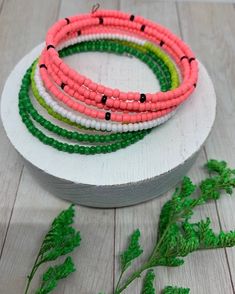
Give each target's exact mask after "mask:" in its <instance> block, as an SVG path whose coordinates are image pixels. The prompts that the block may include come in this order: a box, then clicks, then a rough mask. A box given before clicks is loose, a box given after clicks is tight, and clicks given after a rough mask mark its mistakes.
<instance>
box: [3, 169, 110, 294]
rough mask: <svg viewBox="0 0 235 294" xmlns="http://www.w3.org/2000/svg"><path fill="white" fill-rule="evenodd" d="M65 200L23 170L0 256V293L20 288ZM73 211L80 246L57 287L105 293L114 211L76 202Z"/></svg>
mask: <svg viewBox="0 0 235 294" xmlns="http://www.w3.org/2000/svg"><path fill="white" fill-rule="evenodd" d="M68 205H69V203H67V202H65V201H61V200H59V199H57V198H56V197H53V196H52V195H51V194H49V193H47V192H45V190H44V189H43V188H42V187H40V186H39V185H38V184H37V183H36V182H35V180H34V179H33V177H32V176H31V175H30V174H29V173H28V171H27V170H25V172H24V174H23V177H22V182H21V185H20V188H19V191H18V195H17V200H16V204H15V209H14V212H13V215H12V219H11V225H10V228H9V231H8V235H7V239H6V243H5V246H4V250H3V255H2V259H1V262H0V293H3V294H4V293H8V294H10V293H12V294H13V293H23V290H24V287H25V281H26V275H27V274H28V273H29V271H30V269H31V267H32V264H33V261H34V259H35V257H36V255H37V252H38V248H39V245H40V242H41V241H42V237H43V235H44V234H45V233H46V231H47V230H48V228H49V224H50V223H51V221H52V220H53V218H54V217H55V216H56V215H57V214H58V213H59V212H60V211H61V210H62V209H65V208H67V207H68ZM76 215H77V217H76V223H75V226H76V227H77V229H79V230H80V231H81V236H82V242H81V246H80V247H79V249H78V250H77V251H76V253H74V254H73V256H74V261H75V263H76V267H77V272H76V273H74V274H73V276H71V277H70V278H69V279H68V280H64V281H63V282H61V283H60V290H59V292H55V293H69V294H72V293H74V294H75V293H84V294H86V293H87V294H88V293H96V292H97V293H98V291H101V290H102V291H105V292H106V293H108V292H110V291H111V288H112V277H113V271H112V268H113V234H114V233H113V229H114V218H113V211H112V210H98V209H89V208H85V207H82V208H79V207H77V208H76ZM45 268H46V267H45V266H43V267H42V270H41V272H42V271H43V270H45ZM38 277H39V276H37V277H35V281H34V283H33V289H35V288H36V286H37V285H38ZM57 291H58V290H57Z"/></svg>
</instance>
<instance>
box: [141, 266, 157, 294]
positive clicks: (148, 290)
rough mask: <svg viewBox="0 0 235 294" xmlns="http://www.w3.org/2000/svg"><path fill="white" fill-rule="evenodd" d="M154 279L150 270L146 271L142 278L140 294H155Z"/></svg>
mask: <svg viewBox="0 0 235 294" xmlns="http://www.w3.org/2000/svg"><path fill="white" fill-rule="evenodd" d="M154 279H155V273H154V271H153V270H152V269H151V270H148V271H147V273H146V275H145V278H144V283H143V288H142V291H141V294H155V288H154Z"/></svg>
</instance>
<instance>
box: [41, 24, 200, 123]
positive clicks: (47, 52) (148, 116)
mask: <svg viewBox="0 0 235 294" xmlns="http://www.w3.org/2000/svg"><path fill="white" fill-rule="evenodd" d="M93 20H94V19H93ZM66 23H67V22H66ZM67 25H68V24H67ZM67 25H63V26H62V29H61V30H60V32H59V33H58V35H60V37H58V38H57V43H59V40H61V39H62V37H63V36H62V35H63V34H61V31H63V33H65V32H66V33H69V31H68V28H64V27H66V26H67ZM76 25H77V24H76V23H75V26H76ZM86 25H88V24H86ZM93 25H96V23H95V22H93ZM75 26H73V29H74V27H75ZM84 26H85V25H84ZM66 29H67V31H66ZM71 29H72V28H71V27H70V31H71ZM57 31H59V30H57ZM72 32H73V31H72ZM71 35H72V34H71ZM167 38H168V36H167ZM168 39H169V38H168ZM168 41H169V40H168ZM168 43H169V42H168ZM178 43H179V42H178ZM168 45H169V44H168ZM181 45H182V44H181ZM53 46H54V45H53ZM53 46H48V47H47V49H48V50H44V53H45V56H47V57H53V56H54V57H55V58H54V57H53V58H51V60H52V61H53V62H54V61H55V59H56V58H57V57H58V56H57V55H58V54H56V53H55V51H54V48H53ZM166 47H167V46H166ZM168 47H169V46H168ZM168 47H167V48H168ZM173 47H174V49H175V51H176V52H178V53H179V50H178V49H177V46H173ZM181 47H182V46H181ZM183 48H184V49H185V48H186V47H185V46H183ZM50 49H52V50H50ZM168 49H169V48H168ZM176 49H177V50H178V51H177V50H176ZM181 49H182V48H181ZM186 49H187V48H186ZM186 49H185V50H186ZM51 51H53V52H54V53H55V54H54V55H53V54H52V53H50V52H51ZM168 51H169V50H168ZM171 51H172V50H171ZM50 55H51V56H50ZM41 57H42V58H43V54H42V56H41ZM185 59H187V58H182V60H181V61H182V64H183V65H184V64H185V61H184V60H185ZM57 61H58V60H57ZM193 61H194V59H193V60H190V62H188V65H186V64H185V67H183V68H184V81H183V83H185V80H187V78H188V80H190V71H189V69H191V68H190V66H191V64H195V62H193ZM55 64H56V62H55ZM60 64H62V62H61V63H60ZM57 66H58V62H57ZM65 67H66V66H65ZM191 67H192V70H191V73H192V76H194V78H195V77H197V72H196V71H195V70H194V71H193V66H191ZM63 68H64V66H61V72H63V73H64V69H63ZM187 68H188V70H187ZM195 68H196V67H195V66H194V69H195ZM44 73H45V71H44ZM187 73H188V74H187ZM66 75H67V76H70V75H69V72H66ZM78 76H79V75H78ZM42 77H43V73H42ZM191 79H192V77H191ZM83 80H84V79H83ZM44 81H45V79H44ZM85 81H87V80H85ZM87 83H88V82H87ZM189 84H190V83H189V82H188V85H189ZM84 85H85V86H86V87H88V85H90V82H89V83H88V85H86V83H85V84H84ZM91 85H92V83H91ZM65 87H66V85H65V86H64V87H63V88H65ZM180 87H181V86H180ZM97 88H98V86H97ZM101 88H102V87H101ZM189 88H190V87H188V88H187V87H186V86H185V87H184V89H185V91H186V92H184V93H183V94H182V95H181V96H180V98H177V99H175V98H174V100H176V101H174V102H173V103H174V104H173V105H175V104H177V103H181V102H182V101H183V100H184V99H186V98H187V96H188V95H189V94H190V93H191V92H192V91H193V88H191V89H189ZM99 89H100V88H98V90H99ZM102 89H104V90H103V91H104V94H105V88H102ZM179 89H180V88H179ZM188 89H189V90H188ZM181 90H182V89H181ZM187 90H188V92H187ZM87 92H88V91H86V92H85V93H87ZM98 92H99V91H98ZM173 92H174V91H173ZM178 92H179V91H178ZM181 92H182V91H181ZM106 93H107V91H106ZM57 94H58V95H60V94H61V92H60V91H59V90H58V93H57ZM161 94H165V93H161ZM168 94H169V95H170V94H172V91H169V92H168ZM114 96H115V95H114ZM119 96H120V95H119ZM60 97H62V100H63V98H64V97H63V96H62V95H61V96H60ZM142 97H143V96H142ZM165 97H166V95H165ZM169 97H170V96H168V98H169ZM127 98H128V95H127ZM144 98H146V97H144ZM65 99H66V98H65ZM101 99H102V98H101ZM110 101H111V100H110ZM152 101H153V99H152ZM69 102H70V103H68V106H70V107H72V108H79V109H77V110H80V111H81V110H82V109H83V111H81V112H84V113H85V114H86V115H90V116H95V117H96V116H98V117H99V118H101V114H102V113H100V116H99V115H98V114H97V112H96V111H95V110H92V111H91V110H89V108H85V109H86V110H84V107H82V106H81V107H79V106H78V105H75V104H74V102H72V101H69ZM143 102H144V101H143ZM171 103H172V102H171ZM139 105H141V104H140V103H139ZM142 105H143V106H142V108H141V109H146V106H147V105H148V104H147V103H144V104H142ZM144 105H145V108H144ZM170 105H171V104H170V103H169V101H165V103H164V104H163V105H162V106H161V105H158V106H159V107H169V106H170ZM73 106H74V107H73ZM75 110H76V109H75ZM106 114H107V113H106ZM106 114H105V118H106V119H107V118H108V119H110V113H108V115H106ZM103 115H104V113H103V114H102V118H104V117H103ZM155 115H156V113H155V112H153V113H144V114H136V115H131V117H130V115H129V114H124V115H122V114H116V113H112V118H113V119H112V120H114V121H115V117H116V121H120V119H121V118H123V119H124V117H125V118H126V120H127V121H128V120H129V118H130V120H131V121H142V120H150V119H153V118H154V116H155ZM128 117H129V118H128ZM121 120H122V119H121ZM124 121H125V119H124Z"/></svg>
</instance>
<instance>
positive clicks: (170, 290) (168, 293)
mask: <svg viewBox="0 0 235 294" xmlns="http://www.w3.org/2000/svg"><path fill="white" fill-rule="evenodd" d="M189 292H190V289H188V288H178V287H172V286H167V287H166V288H165V289H164V290H163V291H162V294H189Z"/></svg>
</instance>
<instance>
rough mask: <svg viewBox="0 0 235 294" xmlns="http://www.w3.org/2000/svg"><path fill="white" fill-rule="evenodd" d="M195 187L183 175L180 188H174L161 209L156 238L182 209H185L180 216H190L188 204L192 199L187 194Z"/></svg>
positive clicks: (190, 203)
mask: <svg viewBox="0 0 235 294" xmlns="http://www.w3.org/2000/svg"><path fill="white" fill-rule="evenodd" d="M195 189H196V186H195V185H194V184H193V183H192V181H191V180H190V178H188V177H184V178H183V181H182V184H181V188H180V189H179V188H176V190H175V193H174V194H173V196H172V199H171V200H169V201H167V202H166V203H165V204H164V205H163V207H162V209H161V214H160V218H159V224H158V239H159V238H160V237H161V236H162V235H163V233H164V231H165V229H166V228H167V226H168V225H169V224H170V223H171V222H173V221H174V219H175V218H176V217H177V215H179V214H180V213H181V212H182V211H184V210H185V213H184V215H182V216H181V217H184V218H190V217H191V215H192V210H191V209H190V206H191V205H192V203H193V202H194V200H193V199H190V198H189V196H190V195H191V194H192V193H193V192H194V191H195ZM186 208H188V210H186Z"/></svg>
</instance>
